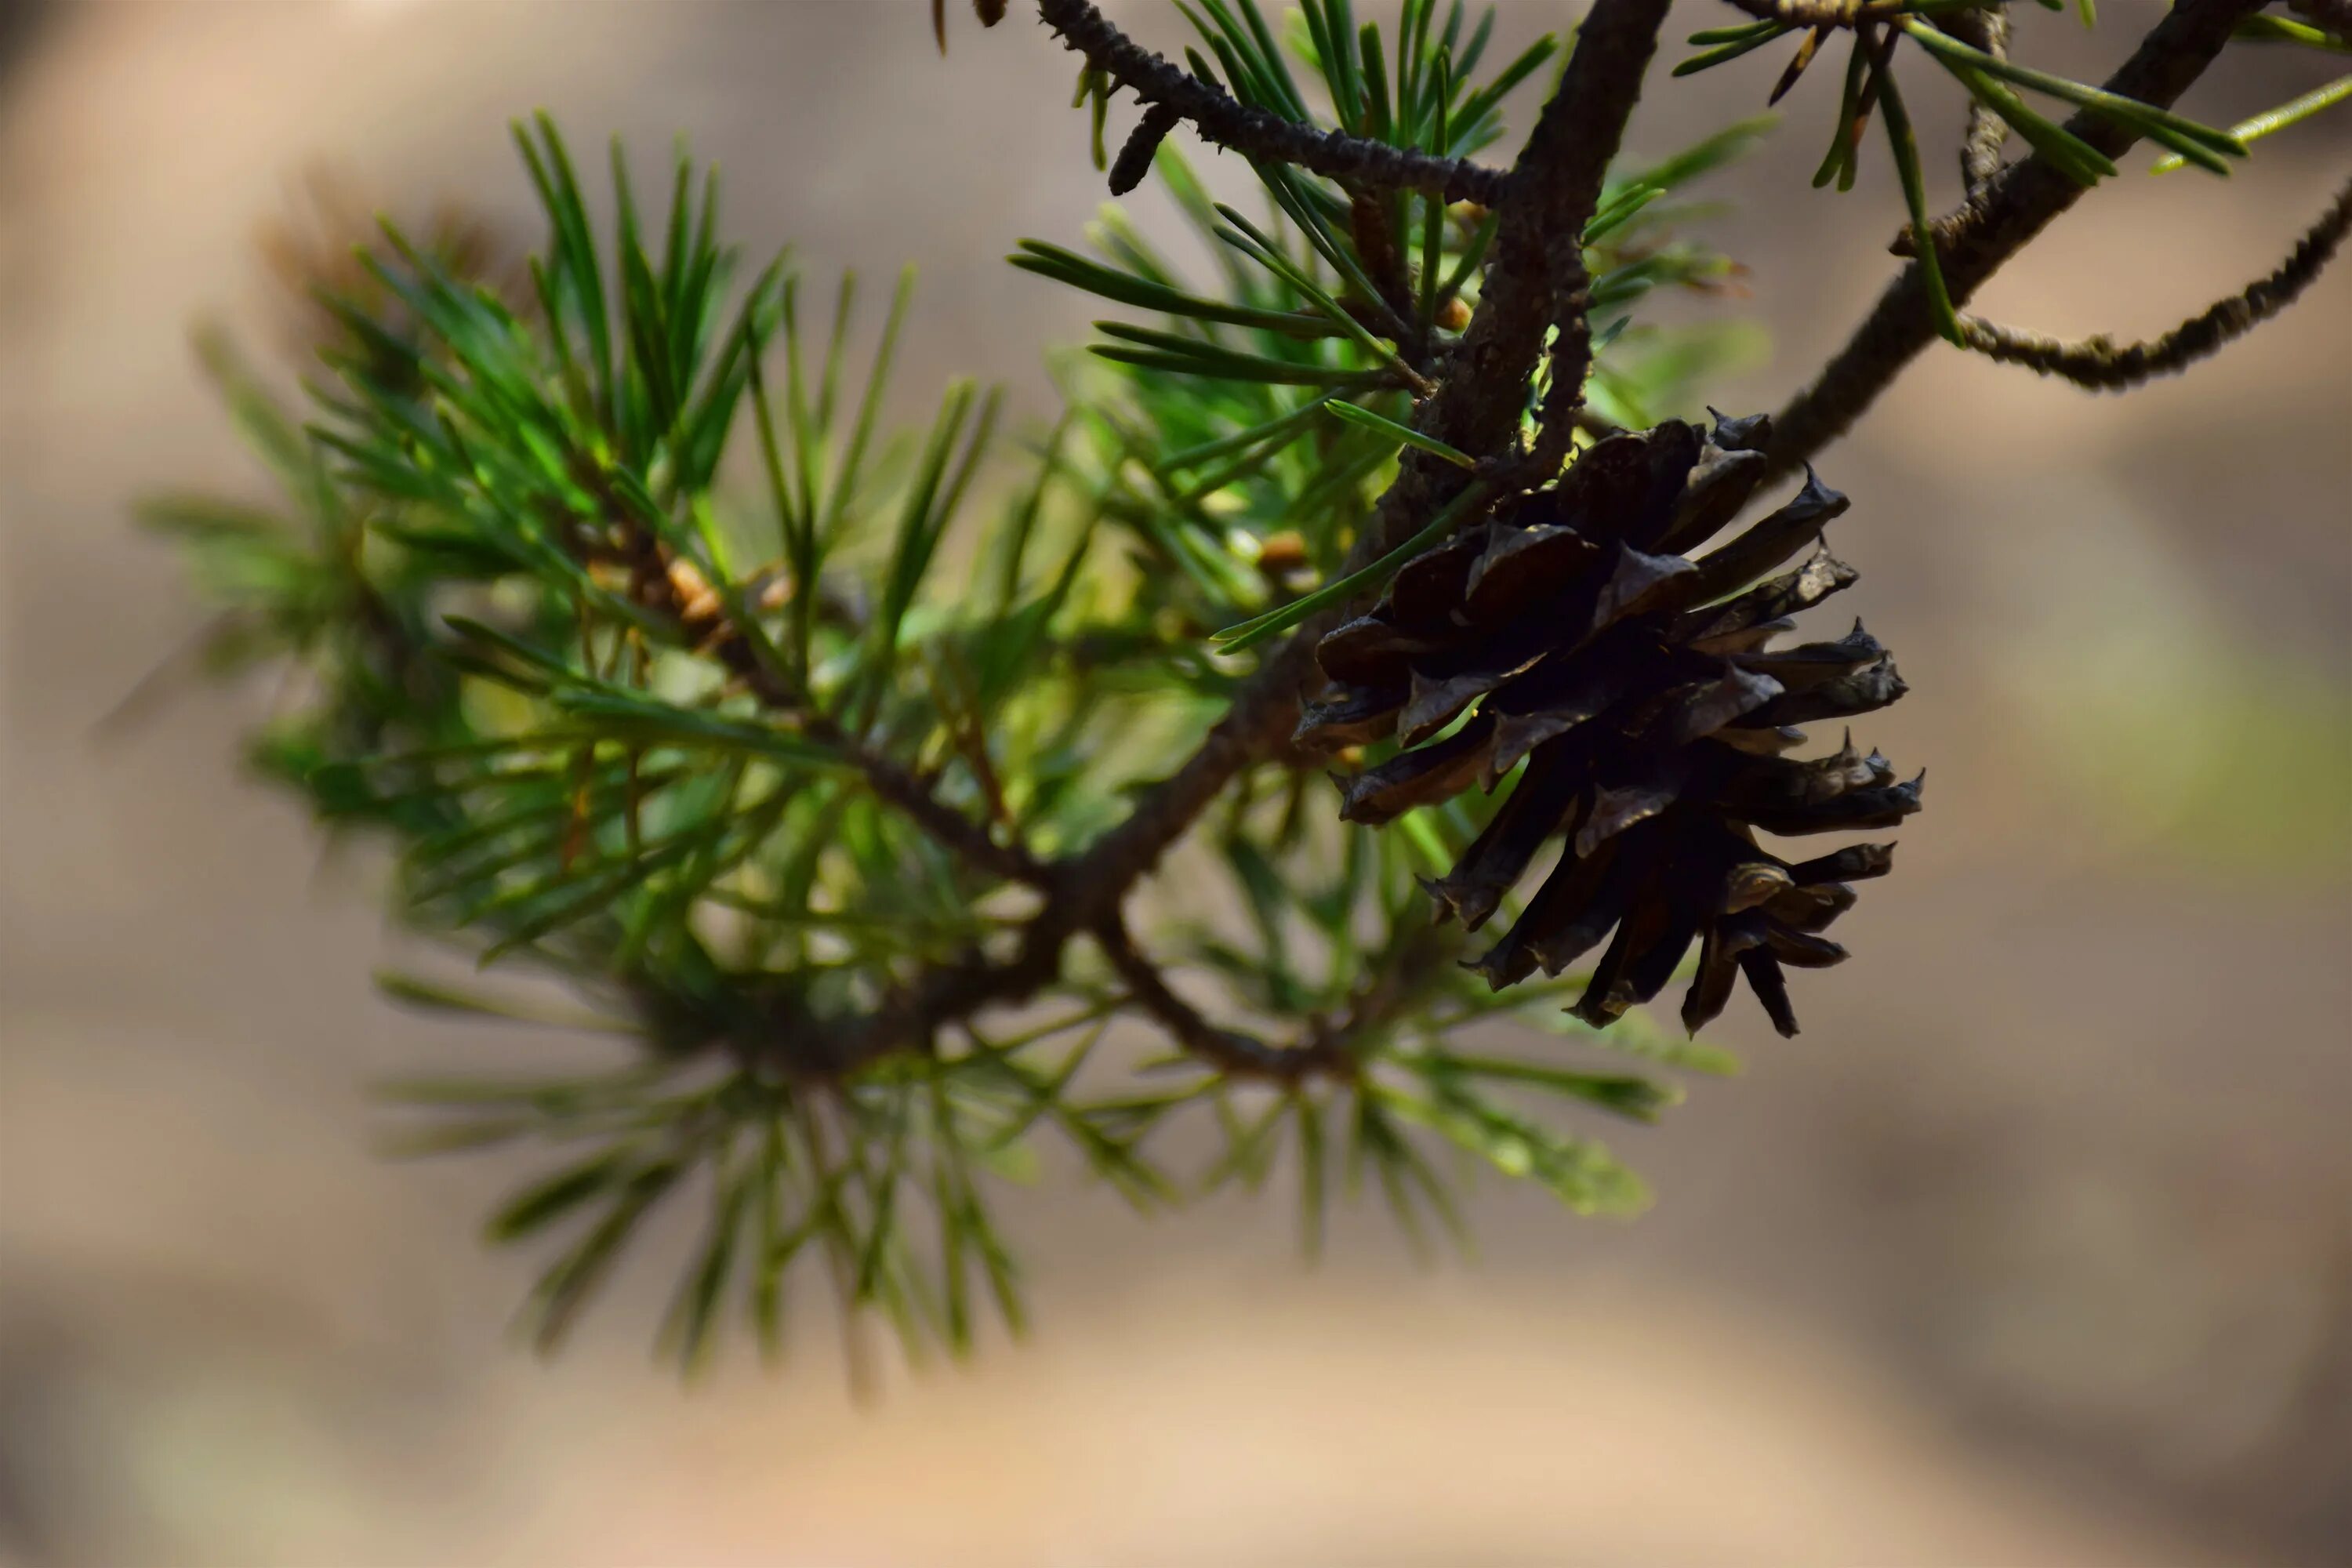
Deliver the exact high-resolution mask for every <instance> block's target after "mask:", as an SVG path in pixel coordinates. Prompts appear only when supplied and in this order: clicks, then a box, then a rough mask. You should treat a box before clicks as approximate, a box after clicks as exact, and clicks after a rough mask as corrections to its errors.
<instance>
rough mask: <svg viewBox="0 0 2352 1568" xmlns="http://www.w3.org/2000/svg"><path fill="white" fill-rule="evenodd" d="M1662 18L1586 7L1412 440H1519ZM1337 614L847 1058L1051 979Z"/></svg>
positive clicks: (1645, 0) (1155, 859)
mask: <svg viewBox="0 0 2352 1568" xmlns="http://www.w3.org/2000/svg"><path fill="white" fill-rule="evenodd" d="M1062 3H1063V0H1041V10H1043V11H1045V12H1046V13H1047V14H1048V15H1049V17H1050V15H1051V14H1052V13H1053V11H1054V10H1055V7H1056V6H1057V5H1060V4H1062ZM1078 3H1081V4H1082V3H1083V0H1078ZM1085 8H1086V9H1087V10H1088V11H1091V10H1092V9H1093V8H1092V7H1091V6H1086V7H1085ZM1666 8H1667V0H1598V4H1596V5H1594V6H1593V8H1592V11H1591V15H1590V16H1587V17H1586V18H1585V21H1584V25H1583V26H1582V27H1581V28H1580V29H1579V30H1578V35H1577V45H1576V51H1575V53H1574V54H1573V55H1572V56H1571V57H1570V61H1569V65H1568V69H1567V71H1566V73H1565V74H1564V75H1563V77H1562V78H1561V81H1560V88H1559V92H1558V93H1557V94H1555V95H1554V97H1553V98H1552V100H1551V101H1550V102H1549V103H1548V104H1546V105H1545V107H1544V110H1543V114H1542V117H1541V118H1540V119H1539V120H1538V121H1537V125H1536V129H1535V131H1534V132H1533V133H1532V134H1530V135H1529V137H1528V141H1527V142H1526V144H1525V145H1524V146H1523V147H1522V148H1521V150H1520V153H1519V155H1518V158H1517V162H1516V163H1514V165H1513V168H1512V172H1511V184H1512V189H1513V192H1514V193H1515V196H1516V198H1517V199H1516V200H1515V203H1514V205H1513V206H1511V207H1507V208H1506V210H1505V216H1504V223H1503V233H1502V236H1501V237H1500V238H1499V239H1498V241H1497V243H1496V258H1495V263H1494V266H1493V268H1492V270H1491V271H1490V273H1489V275H1488V277H1487V280H1486V291H1485V293H1484V295H1483V297H1482V300H1481V303H1480V305H1479V309H1478V311H1477V314H1476V315H1475V316H1474V317H1473V318H1472V319H1471V322H1470V327H1469V330H1468V331H1467V332H1466V334H1465V337H1464V339H1463V342H1462V344H1461V346H1460V348H1459V350H1458V351H1457V353H1456V357H1455V359H1454V363H1453V365H1452V367H1451V368H1450V370H1449V372H1448V374H1447V375H1446V378H1445V381H1444V384H1443V385H1442V386H1441V387H1440V388H1439V390H1438V392H1437V395H1435V396H1434V397H1433V398H1432V399H1430V400H1429V402H1428V404H1427V405H1425V406H1424V408H1423V414H1422V417H1421V418H1420V419H1419V420H1418V421H1417V422H1416V424H1417V427H1418V428H1420V429H1421V430H1423V431H1424V432H1426V433H1429V434H1432V435H1434V436H1436V437H1438V438H1439V439H1441V440H1444V441H1446V442H1448V443H1449V444H1451V445H1454V446H1456V447H1462V448H1463V449H1465V450H1467V451H1471V452H1474V453H1485V454H1486V455H1487V456H1489V457H1493V456H1495V455H1496V454H1497V453H1499V452H1501V451H1503V450H1504V449H1505V448H1506V447H1507V444H1508V443H1510V442H1512V441H1514V440H1516V437H1517V425H1518V419H1519V411H1520V409H1521V408H1522V407H1524V406H1525V404H1526V398H1527V387H1528V377H1529V376H1531V375H1532V374H1534V371H1535V366H1536V363H1537V359H1538V354H1539V352H1540V345H1541V343H1542V340H1543V335H1544V326H1545V323H1546V321H1547V320H1548V318H1549V315H1550V313H1551V310H1552V309H1553V304H1554V299H1553V290H1554V289H1555V287H1556V286H1557V283H1558V281H1559V274H1558V270H1557V262H1556V257H1557V254H1558V252H1559V251H1560V250H1568V251H1574V250H1576V249H1577V248H1578V247H1577V242H1576V237H1578V236H1580V235H1581V234H1582V233H1583V230H1584V226H1585V225H1586V224H1587V223H1589V222H1590V221H1591V217H1592V213H1593V209H1594V206H1595V205H1597V203H1598V201H1599V199H1600V192H1601V175H1602V174H1603V172H1604V171H1605V170H1606V169H1607V166H1608V163H1609V160H1610V159H1611V158H1612V156H1614V155H1615V153H1616V150H1617V146H1618V142H1619V141H1620V140H1621V138H1622V135H1623V133H1624V128H1625V122H1626V121H1627V120H1628V119H1630V118H1631V117H1632V114H1633V104H1634V101H1635V100H1636V99H1637V98H1638V97H1639V96H1640V93H1641V82H1642V77H1643V69H1644V68H1645V67H1646V66H1647V64H1648V62H1649V58H1650V56H1651V54H1652V53H1653V52H1654V50H1655V48H1656V45H1657V32H1658V28H1659V26H1660V25H1661V24H1662V23H1663V22H1664V19H1665V14H1666ZM1107 25H1108V24H1106V26H1107ZM1563 236H1565V237H1567V238H1565V239H1563V238H1562V237H1563ZM1554 374H1555V376H1558V375H1559V374H1560V372H1559V371H1558V370H1555V372H1554ZM1568 380H1569V382H1570V384H1571V385H1573V386H1575V387H1577V388H1579V389H1580V388H1581V384H1582V380H1583V365H1582V364H1581V363H1580V364H1578V365H1576V366H1574V367H1573V374H1570V376H1569V377H1568ZM1557 385H1558V383H1557V382H1556V383H1555V386H1556V387H1557ZM1580 401H1581V395H1580V390H1579V394H1578V395H1577V396H1576V397H1575V398H1574V399H1572V400H1571V401H1570V403H1569V404H1568V406H1567V410H1566V411H1565V412H1564V416H1563V417H1561V418H1560V419H1559V421H1558V426H1559V429H1560V431H1561V432H1562V435H1561V440H1562V441H1563V442H1564V441H1565V438H1566V437H1565V432H1566V431H1567V430H1568V429H1570V427H1571V426H1572V419H1571V417H1570V416H1572V413H1573V410H1574V408H1575V406H1576V405H1577V403H1580ZM1564 452H1565V448H1564V446H1563V455H1564ZM1462 483H1463V475H1462V474H1461V472H1460V470H1459V469H1457V468H1453V467H1452V466H1451V465H1449V464H1446V463H1444V462H1441V461H1439V460H1438V459H1436V458H1431V457H1429V456H1427V455H1426V454H1424V453H1423V452H1420V451H1415V450H1409V451H1407V452H1406V453H1405V455H1404V460H1403V462H1402V466H1401V468H1400V469H1399V472H1398V476H1397V479H1396V482H1395V484H1393V485H1392V486H1391V487H1390V489H1388V491H1387V492H1386V493H1384V494H1383V495H1382V496H1381V500H1380V501H1379V502H1378V503H1377V504H1376V505H1375V507H1374V509H1373V511H1372V514H1371V516H1370V518H1369V519H1368V520H1367V521H1366V523H1365V526H1364V528H1363V530H1362V531H1361V532H1360V534H1359V536H1358V538H1357V540H1356V542H1355V543H1354V545H1353V547H1352V548H1351V549H1350V550H1349V555H1348V560H1347V563H1345V564H1344V565H1343V567H1342V568H1341V574H1342V575H1344V574H1346V573H1348V572H1351V571H1354V570H1356V569H1358V568H1360V567H1361V566H1364V565H1367V564H1369V563H1371V562H1372V561H1375V560H1377V559H1379V558H1380V557H1381V555H1384V554H1386V553H1387V552H1389V551H1391V550H1392V549H1394V548H1395V547H1396V546H1397V545H1398V544H1399V543H1401V542H1402V541H1403V540H1404V539H1406V538H1407V537H1408V536H1409V535H1410V534H1411V533H1412V531H1413V530H1414V529H1415V528H1417V527H1419V526H1420V525H1421V523H1422V522H1423V521H1424V520H1425V519H1427V518H1428V517H1430V516H1431V515H1432V514H1433V513H1434V512H1435V510H1437V508H1438V507H1440V506H1442V505H1443V504H1444V501H1445V500H1447V499H1448V498H1449V497H1451V496H1452V495H1453V493H1454V491H1455V490H1457V489H1460V488H1461V485H1462ZM1344 614H1345V609H1344V606H1335V607H1333V608H1332V609H1330V610H1328V611H1326V612H1325V613H1324V614H1323V615H1320V616H1316V617H1313V618H1312V619H1310V620H1308V621H1307V622H1306V623H1304V624H1303V625H1301V626H1299V628H1298V629H1297V631H1296V632H1294V633H1293V634H1292V636H1291V637H1290V640H1289V641H1288V642H1286V644H1284V645H1283V647H1282V648H1281V649H1280V650H1279V651H1278V652H1277V653H1276V654H1275V655H1274V656H1273V657H1272V658H1269V659H1268V660H1267V661H1266V662H1265V664H1264V665H1263V666H1262V667H1261V668H1259V669H1258V670H1257V672H1256V673H1255V675H1253V676H1251V677H1250V678H1249V679H1247V680H1245V681H1244V682H1243V683H1242V685H1241V687H1240V689H1238V690H1237V691H1236V692H1235V694H1234V700H1233V702H1232V704H1231V705H1230V707H1229V708H1228V709H1227V710H1226V712H1225V714H1224V717H1223V718H1222V719H1220V720H1219V721H1217V723H1216V724H1215V725H1214V726H1213V727H1212V729H1211V730H1210V731H1209V733H1208V735H1207V736H1206V737H1204V738H1203V739H1202V742H1201V744H1200V745H1199V747H1198V748H1196V749H1195V750H1194V752H1192V755H1191V756H1190V757H1188V758H1187V759H1186V760H1185V761H1184V763H1183V764H1182V765H1181V766H1180V767H1179V768H1178V769H1177V770H1176V772H1175V773H1173V774H1171V776H1170V777H1169V778H1167V779H1166V780H1165V781H1163V782H1162V783H1160V784H1157V785H1154V786H1153V787H1152V788H1150V789H1149V790H1147V791H1145V792H1144V793H1143V795H1142V796H1141V797H1140V798H1139V801H1138V802H1137V804H1136V806H1135V808H1134V810H1133V811H1132V812H1131V813H1129V816H1128V817H1127V819H1126V820H1125V821H1124V822H1122V823H1121V824H1120V825H1119V826H1118V827H1116V828H1114V829H1112V830H1111V831H1110V832H1109V833H1108V834H1106V835H1105V836H1104V837H1102V838H1100V839H1099V840H1097V842H1096V843H1095V844H1094V845H1092V846H1091V847H1088V848H1087V850H1085V851H1084V852H1082V853H1081V854H1079V855H1078V856H1076V858H1072V859H1068V860H1065V861H1063V862H1060V863H1057V864H1056V865H1055V867H1054V868H1053V869H1052V872H1051V875H1052V877H1053V886H1054V891H1053V892H1052V893H1051V894H1050V895H1049V897H1048V898H1047V900H1046V903H1045V908H1044V909H1042V910H1039V911H1038V913H1037V914H1036V916H1035V917H1034V918H1033V919H1032V921H1030V923H1029V924H1028V926H1027V927H1026V928H1025V930H1024V934H1023V939H1022V944H1021V947H1020V949H1019V951H1018V952H1017V953H1016V955H1015V956H1014V957H1013V958H1012V959H1010V960H1008V961H1006V962H1004V963H998V964H993V965H992V964H985V963H980V964H964V965H958V966H955V967H953V968H951V969H950V970H946V971H940V972H934V973H928V974H925V975H922V976H919V977H918V978H917V979H916V980H915V981H913V982H911V983H909V984H908V985H906V986H904V987H902V988H901V989H900V990H898V992H896V993H894V994H892V995H891V996H890V997H889V998H887V1000H886V1001H885V1002H884V1003H883V1005H880V1006H879V1007H877V1010H876V1012H875V1014H874V1016H872V1017H871V1018H869V1019H868V1020H866V1023H865V1025H864V1026H861V1028H860V1029H859V1030H858V1031H857V1033H856V1042H855V1044H854V1046H853V1047H852V1054H851V1058H850V1059H853V1060H855V1059H860V1058H865V1057H866V1056H867V1055H869V1054H887V1053H888V1052H889V1051H890V1050H892V1049H895V1048H901V1047H906V1046H908V1045H912V1044H916V1043H917V1042H919V1041H927V1040H929V1038H930V1037H931V1036H932V1035H933V1034H934V1033H935V1032H936V1031H937V1030H938V1029H939V1028H940V1027H941V1026H944V1025H946V1024H948V1023H950V1022H951V1021H954V1020H956V1019H960V1018H966V1017H970V1016H972V1015H973V1014H974V1013H976V1012H978V1011H980V1010H981V1009H982V1008H984V1007H987V1006H990V1005H1002V1004H1006V1003H1016V1002H1020V1001H1023V1000H1025V999H1027V998H1028V997H1029V996H1031V995H1034V994H1035V993H1036V991H1037V990H1038V989H1039V988H1040V987H1042V986H1043V985H1045V984H1047V983H1048V982H1049V981H1051V980H1052V979H1053V978H1054V977H1055V975H1056V974H1057V973H1060V953H1061V950H1062V947H1063V946H1064V944H1066V942H1068V940H1069V939H1070V938H1071V937H1072V936H1074V935H1076V933H1077V932H1078V931H1100V930H1101V929H1102V927H1103V925H1104V922H1105V921H1108V920H1111V919H1113V918H1115V917H1116V915H1117V913H1118V910H1119V908H1120V906H1121V904H1122V903H1123V901H1124V900H1125V899H1126V897H1127V894H1128V892H1129V889H1132V888H1133V887H1134V886H1135V884H1136V883H1137V882H1138V881H1139V880H1141V879H1143V878H1144V877H1145V876H1146V875H1148V874H1149V873H1150V870H1151V868H1153V867H1154V866H1156V865H1157V864H1158V863H1159V861H1160V856H1161V855H1162V854H1164V853H1165V852H1166V851H1167V849H1168V847H1170V846H1171V845H1172V844H1174V843H1175V842H1176V841H1177V840H1178V839H1180V838H1181V837H1183V836H1184V834H1185V832H1186V831H1187V830H1188V829H1189V828H1190V827H1191V826H1192V823H1193V822H1194V820H1195V819H1197V818H1198V817H1199V816H1200V814H1201V813H1202V812H1203V811H1205V810H1207V809H1208V807H1209V805H1210V803H1211V802H1212V801H1213V800H1215V799H1216V798H1217V796H1218V795H1221V794H1223V791H1224V789H1225V786H1226V785H1227V784H1231V783H1232V782H1233V780H1234V777H1235V776H1237V775H1238V774H1239V773H1241V772H1242V771H1243V770H1244V768H1247V767H1249V766H1251V765H1253V764H1255V763H1259V762H1263V761H1265V760H1266V759H1267V758H1269V757H1272V756H1275V755H1276V754H1277V753H1279V752H1281V751H1282V749H1283V748H1284V746H1285V745H1286V743H1287V742H1288V740H1289V737H1290V733H1291V731H1292V729H1293V727H1294V726H1295V725H1296V724H1297V719H1298V712H1299V706H1300V700H1301V695H1302V691H1303V689H1304V688H1305V687H1306V685H1307V682H1308V681H1309V680H1310V679H1313V678H1314V676H1315V674H1316V668H1315V645H1316V643H1317V642H1318V641H1319V640H1320V639H1321V637H1322V636H1323V634H1324V633H1326V632H1328V630H1330V629H1331V627H1332V626H1336V625H1338V624H1339V620H1340V619H1341V618H1343V616H1344Z"/></svg>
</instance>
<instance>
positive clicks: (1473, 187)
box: [1037, 0, 1505, 206]
mask: <svg viewBox="0 0 2352 1568" xmlns="http://www.w3.org/2000/svg"><path fill="white" fill-rule="evenodd" d="M1037 18H1038V20H1040V21H1042V22H1044V23H1045V26H1048V27H1051V28H1052V29H1053V30H1054V32H1055V34H1056V35H1057V36H1058V37H1060V38H1061V40H1062V44H1063V46H1064V47H1066V48H1071V49H1075V50H1076V51H1077V52H1078V53H1080V54H1082V55H1084V56H1086V57H1087V61H1088V63H1090V64H1091V65H1092V66H1093V67H1094V68H1096V69H1097V70H1098V71H1101V72H1102V73H1103V74H1104V75H1106V76H1108V77H1109V78H1110V79H1111V80H1112V81H1114V82H1116V83H1117V84H1118V85H1119V86H1121V87H1124V88H1126V89H1129V91H1131V92H1133V93H1134V94H1135V95H1136V97H1138V98H1139V99H1141V100H1143V101H1144V102H1145V103H1147V104H1151V105H1155V106H1165V107H1166V108H1168V109H1171V110H1174V111H1175V112H1176V113H1178V114H1180V115H1181V116H1182V117H1183V118H1184V119H1186V120H1188V121H1192V126H1193V128H1194V129H1195V130H1197V131H1198V132H1200V133H1201V136H1202V140H1204V141H1206V142H1212V143H1213V144H1215V145H1216V146H1219V147H1224V148H1229V149H1231V150H1232V151H1234V152H1235V153H1241V154H1243V155H1244V157H1249V158H1258V159H1264V160H1265V161H1267V162H1269V163H1296V164H1297V165H1298V166H1299V167H1300V168H1303V169H1307V170H1311V171H1313V172H1314V173H1316V174H1324V175H1328V177H1330V178H1332V179H1335V180H1346V181H1348V182H1349V183H1350V184H1356V185H1360V186H1362V187H1364V188H1366V189H1370V190H1382V191H1423V192H1426V193H1427V194H1429V195H1441V196H1443V197H1444V199H1445V200H1446V201H1448V202H1461V201H1473V202H1477V203H1479V204H1481V205H1486V206H1493V205H1496V203H1497V202H1498V201H1500V200H1501V198H1502V195H1503V190H1504V185H1505V175H1504V174H1503V172H1502V171H1501V170H1499V169H1488V168H1484V167H1481V166H1480V165H1478V164H1476V163H1470V162H1468V161H1467V160H1465V159H1461V158H1437V157H1432V156H1431V155H1430V154H1428V153H1413V152H1408V151H1406V150H1405V149H1403V148H1402V147H1391V146H1390V145H1389V144H1388V143H1386V142H1368V141H1365V140H1363V139H1361V138H1360V137H1354V136H1349V135H1346V134H1344V133H1342V132H1338V131H1332V132H1322V131H1318V130H1316V129H1315V128H1314V127H1313V126H1311V125H1301V124H1300V123H1298V121H1295V120H1286V119H1285V118H1283V117H1282V116H1281V115H1278V114H1268V113H1266V112H1265V110H1258V109H1252V108H1250V107H1249V106H1248V105H1246V104H1244V103H1242V102H1241V101H1240V100H1237V99H1235V98H1234V96H1233V95H1232V94H1231V93H1228V92H1226V91H1225V90H1224V89H1223V88H1220V87H1216V86H1213V85H1212V84H1210V83H1208V82H1204V81H1202V80H1201V79H1199V78H1198V77H1195V76H1193V75H1192V73H1191V72H1189V71H1185V70H1180V69H1179V68H1176V67H1175V66H1174V65H1172V64H1171V63H1170V62H1169V61H1168V60H1167V59H1165V58H1162V57H1161V56H1160V55H1156V54H1154V53H1152V52H1151V51H1150V49H1147V48H1145V47H1143V46H1141V45H1140V44H1138V43H1136V42H1135V41H1134V40H1133V39H1131V38H1129V37H1128V36H1127V35H1126V34H1125V33H1122V32H1120V31H1119V30H1118V26H1116V25H1115V24H1113V23H1112V22H1111V20H1110V19H1109V18H1108V17H1107V16H1104V15H1103V14H1102V13H1101V12H1100V11H1098V10H1097V9H1096V8H1095V6H1094V5H1093V4H1092V0H1037Z"/></svg>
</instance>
